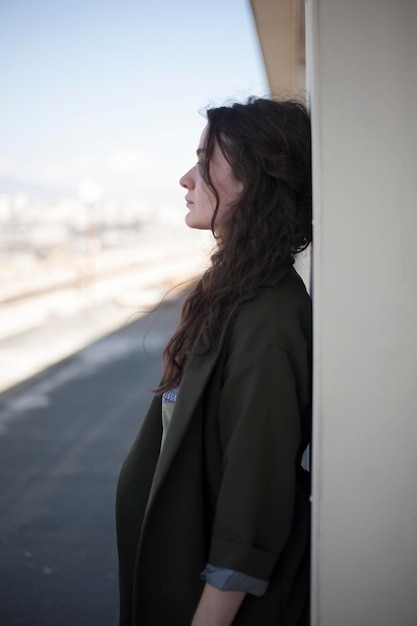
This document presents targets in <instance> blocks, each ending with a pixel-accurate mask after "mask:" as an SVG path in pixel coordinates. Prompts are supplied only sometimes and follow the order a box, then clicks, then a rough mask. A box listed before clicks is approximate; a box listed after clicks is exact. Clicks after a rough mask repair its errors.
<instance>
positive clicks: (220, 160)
mask: <svg viewBox="0 0 417 626" xmlns="http://www.w3.org/2000/svg"><path fill="white" fill-rule="evenodd" d="M207 135H208V124H206V126H205V127H204V129H203V132H202V133H201V137H200V142H199V144H198V148H197V156H201V155H203V154H204V153H205V151H206V150H205V146H206V141H207ZM210 163H211V164H218V165H223V164H224V163H227V159H226V158H225V156H224V154H223V153H222V151H221V150H220V147H219V144H218V143H217V142H215V144H214V149H213V153H212V155H211V157H210Z"/></svg>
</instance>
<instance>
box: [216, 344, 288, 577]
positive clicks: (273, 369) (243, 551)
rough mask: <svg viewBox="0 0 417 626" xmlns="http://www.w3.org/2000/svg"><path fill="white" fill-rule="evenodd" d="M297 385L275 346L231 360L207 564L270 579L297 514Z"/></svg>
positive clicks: (221, 421) (283, 355)
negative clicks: (295, 512)
mask: <svg viewBox="0 0 417 626" xmlns="http://www.w3.org/2000/svg"><path fill="white" fill-rule="evenodd" d="M296 388H297V384H296V380H295V375H294V372H293V370H292V368H291V365H290V361H289V359H288V355H287V353H286V352H285V350H283V349H282V348H280V347H277V346H275V345H271V346H268V347H264V348H262V349H260V350H256V351H251V352H247V353H244V354H239V355H235V356H233V355H232V356H231V357H230V358H229V360H228V362H227V363H226V366H225V369H224V382H223V386H222V391H221V395H220V403H219V414H218V419H219V435H220V444H221V450H222V472H221V481H220V485H219V490H218V497H217V502H216V508H215V518H214V525H213V532H212V537H211V544H210V553H209V559H208V560H209V562H210V563H212V564H213V565H215V566H218V567H226V568H230V569H232V570H235V571H238V572H242V573H245V574H247V575H249V576H255V577H257V578H261V579H263V580H269V578H270V576H271V573H272V570H273V568H274V566H275V564H276V562H277V559H278V557H279V555H280V553H281V551H282V549H283V547H284V545H285V543H286V541H287V538H288V535H289V533H290V529H291V522H292V516H293V506H294V495H295V479H296V478H295V477H296V458H297V452H298V448H299V443H300V424H299V421H300V420H299V413H300V410H299V406H298V400H297V394H296Z"/></svg>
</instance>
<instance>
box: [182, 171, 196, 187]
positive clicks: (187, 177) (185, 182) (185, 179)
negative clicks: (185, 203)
mask: <svg viewBox="0 0 417 626" xmlns="http://www.w3.org/2000/svg"><path fill="white" fill-rule="evenodd" d="M192 171H193V170H192V169H190V170H188V172H186V174H184V175H183V176H181V178H180V181H179V182H180V185H181V187H184V189H193V188H194V178H193V176H192Z"/></svg>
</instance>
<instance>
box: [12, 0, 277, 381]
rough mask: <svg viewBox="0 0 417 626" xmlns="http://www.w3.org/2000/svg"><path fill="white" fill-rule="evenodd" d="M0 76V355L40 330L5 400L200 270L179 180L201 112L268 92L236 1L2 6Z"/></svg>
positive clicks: (246, 15) (241, 3)
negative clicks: (44, 335) (38, 345)
mask: <svg viewBox="0 0 417 626" xmlns="http://www.w3.org/2000/svg"><path fill="white" fill-rule="evenodd" d="M0 74H1V82H2V104H1V108H0V136H1V146H0V258H1V263H0V342H1V340H4V339H9V338H11V337H13V336H17V335H21V334H22V333H25V332H27V331H28V330H31V329H35V328H39V327H41V326H44V325H45V324H48V323H49V324H50V335H49V336H50V341H49V342H48V344H49V345H48V347H47V349H44V350H42V351H39V350H36V351H29V352H30V354H27V353H25V354H24V355H20V353H18V350H17V348H16V347H15V349H14V350H10V344H7V345H3V348H4V349H3V350H2V354H0V371H1V372H2V373H1V374H0V390H4V389H7V388H8V387H10V386H11V385H12V384H15V383H16V382H19V381H20V380H22V379H24V378H25V377H27V376H29V375H30V374H33V373H34V372H36V371H39V370H40V369H42V368H43V367H44V366H45V365H49V364H51V363H52V362H54V361H55V360H57V359H59V358H62V357H63V356H66V355H68V354H70V353H71V352H72V351H74V350H75V349H77V348H79V347H81V346H82V345H86V342H88V341H90V340H91V339H94V338H97V337H98V336H101V335H102V334H103V333H105V332H107V331H109V330H111V329H113V328H116V327H117V326H118V325H120V324H121V323H123V322H124V321H126V320H127V319H128V318H129V316H130V315H132V314H134V313H138V312H140V311H143V310H147V309H148V308H149V306H151V305H153V304H155V303H156V302H157V301H159V299H160V298H161V297H162V295H163V293H165V291H166V290H167V288H170V287H172V286H173V285H174V284H177V283H179V282H181V281H182V280H185V279H188V278H190V277H191V276H193V275H195V274H196V273H198V272H199V271H200V270H201V269H202V267H204V266H205V263H206V261H207V254H208V253H209V251H210V238H209V237H207V235H206V234H202V233H198V232H196V231H194V232H190V231H189V230H188V229H187V227H186V226H185V225H184V214H185V204H184V199H183V198H184V195H185V193H184V190H182V189H181V188H180V187H179V185H178V179H179V177H180V176H181V174H182V173H183V172H185V171H186V170H187V169H188V168H189V167H190V166H191V165H193V163H194V160H195V149H196V147H197V144H198V140H199V136H200V133H201V130H202V129H203V127H204V125H205V117H204V109H205V107H207V106H208V105H211V104H214V105H219V104H223V103H224V102H226V101H227V100H229V99H238V100H242V99H245V98H246V97H247V96H249V95H252V94H253V95H265V94H267V93H268V84H267V79H266V75H265V72H264V67H263V62H262V57H261V52H260V49H259V43H258V40H257V37H256V29H255V24H254V20H253V16H252V12H251V7H250V3H249V1H248V0H228V2H222V1H220V0H213V1H212V2H210V3H202V2H191V1H190V0H182V1H180V2H170V1H169V0H159V1H158V0H157V1H151V0H136V1H134V0H119V1H118V2H114V1H108V0H104V1H103V0H100V1H98V0H89V1H88V2H85V1H84V0H73V1H72V2H67V1H58V2H57V1H56V0H17V1H14V0H13V1H12V0H3V1H2V2H1V3H0ZM82 311H84V312H85V311H90V318H91V323H84V324H82V325H81V324H79V323H77V317H76V316H77V315H79V314H80V312H82ZM94 312H95V314H93V313H94ZM58 319H59V320H60V321H61V323H60V325H59V332H58V334H57V336H54V334H53V329H54V324H55V327H57V321H58ZM78 321H79V320H78ZM64 322H65V326H63V325H64ZM81 326H82V329H81ZM63 328H65V329H66V330H65V338H64V337H63V336H62V335H63V332H62V329H63ZM55 335H56V334H55ZM21 345H22V342H20V343H19V346H21ZM45 348H46V346H45Z"/></svg>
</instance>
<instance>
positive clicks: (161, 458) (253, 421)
mask: <svg viewBox="0 0 417 626" xmlns="http://www.w3.org/2000/svg"><path fill="white" fill-rule="evenodd" d="M310 400H311V303H310V298H309V296H308V295H307V293H306V291H305V288H304V285H303V283H302V281H301V279H300V278H299V277H298V275H297V274H296V272H295V270H294V269H293V268H291V269H290V270H288V271H287V272H285V274H284V275H283V277H282V279H281V280H280V282H279V283H278V284H277V285H276V286H273V287H265V288H262V289H260V290H259V292H258V294H257V296H256V297H255V298H254V299H252V300H251V301H249V302H247V303H245V304H244V305H242V306H241V307H240V308H239V310H238V312H237V314H235V315H234V316H233V317H232V318H231V319H230V320H229V321H228V322H227V323H226V324H225V327H224V329H223V332H222V334H221V337H220V341H219V344H218V347H217V348H216V349H215V350H213V351H212V352H211V353H210V354H208V355H205V356H200V357H198V356H196V357H194V358H191V359H190V361H189V364H188V366H187V369H186V373H185V374H184V377H183V380H182V383H181V387H180V391H179V394H178V397H177V402H176V405H175V409H174V414H173V417H172V420H171V424H170V428H169V429H168V433H167V437H166V440H165V444H164V447H163V450H162V453H161V454H159V452H160V442H161V434H162V426H161V398H159V397H157V398H154V399H153V401H152V403H151V405H150V408H149V410H148V413H147V414H146V417H145V419H144V421H143V424H142V426H141V428H140V431H139V433H138V436H137V438H136V440H135V442H134V443H133V445H132V448H131V449H130V451H129V453H128V456H127V458H126V460H125V462H124V464H123V467H122V470H121V473H120V478H119V485H118V493H117V507H116V508H117V533H118V549H119V578H120V601H121V617H120V624H121V625H122V626H187V625H189V624H190V622H191V619H192V616H193V613H194V611H195V608H196V606H197V603H198V601H199V597H200V595H201V592H202V588H203V585H204V583H203V582H202V581H201V580H200V572H201V571H202V570H203V569H204V566H205V564H206V563H207V562H210V563H212V564H213V565H216V566H219V567H226V568H230V569H233V570H236V571H239V572H244V573H246V574H248V575H251V576H255V577H257V578H261V579H264V580H269V581H270V583H269V586H268V590H267V592H266V593H265V595H263V596H261V597H255V596H252V595H249V594H247V595H246V597H245V599H244V601H243V604H242V606H241V608H240V610H239V612H238V615H237V616H236V618H235V621H234V624H236V625H238V626H254V625H255V624H260V625H262V626H269V625H272V624H273V625H274V626H280V625H282V626H283V625H284V624H285V626H295V625H297V626H299V625H301V624H303V625H304V624H307V623H308V620H307V617H306V614H307V610H308V595H309V538H310V520H309V508H310V507H309V488H308V481H307V480H306V475H307V472H305V471H304V470H302V469H301V467H300V460H301V454H302V450H303V449H304V448H305V446H306V444H307V443H308V441H309V436H310V430H311V414H310V413H311V412H310V404H311V403H310Z"/></svg>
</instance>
